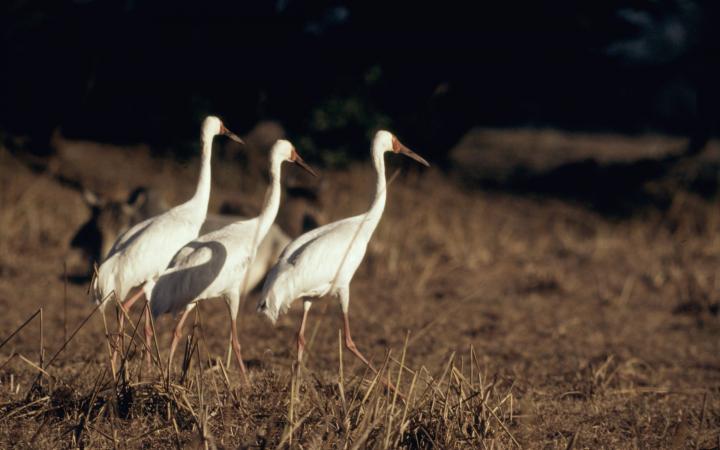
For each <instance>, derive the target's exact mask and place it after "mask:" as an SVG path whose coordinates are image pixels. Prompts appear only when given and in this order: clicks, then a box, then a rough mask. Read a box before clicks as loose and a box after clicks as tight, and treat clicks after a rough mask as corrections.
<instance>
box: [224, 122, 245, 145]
mask: <svg viewBox="0 0 720 450" xmlns="http://www.w3.org/2000/svg"><path fill="white" fill-rule="evenodd" d="M220 133H221V134H223V135H225V136H227V137H229V138H230V139H232V140H233V141H235V142H237V143H238V144H242V145H245V141H243V140H242V139H240V137H239V136H238V135H237V134H235V133H233V132H232V131H230V130H228V129H227V128H225V125H220Z"/></svg>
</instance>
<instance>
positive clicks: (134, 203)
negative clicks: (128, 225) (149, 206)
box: [126, 190, 148, 210]
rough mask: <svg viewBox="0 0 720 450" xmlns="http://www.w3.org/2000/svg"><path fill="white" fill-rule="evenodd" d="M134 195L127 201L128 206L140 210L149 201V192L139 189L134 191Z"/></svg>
mask: <svg viewBox="0 0 720 450" xmlns="http://www.w3.org/2000/svg"><path fill="white" fill-rule="evenodd" d="M133 194H134V195H133V196H131V198H130V199H128V202H127V203H126V205H127V206H129V207H131V208H132V209H134V210H138V209H140V208H142V207H143V206H145V204H146V203H147V201H148V193H147V191H146V190H141V191H140V190H138V191H136V192H134V193H133Z"/></svg>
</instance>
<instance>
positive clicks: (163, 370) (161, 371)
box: [145, 302, 165, 378]
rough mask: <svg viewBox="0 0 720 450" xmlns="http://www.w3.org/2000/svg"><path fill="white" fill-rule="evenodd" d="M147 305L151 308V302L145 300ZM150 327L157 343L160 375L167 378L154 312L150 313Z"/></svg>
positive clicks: (156, 350)
mask: <svg viewBox="0 0 720 450" xmlns="http://www.w3.org/2000/svg"><path fill="white" fill-rule="evenodd" d="M145 307H146V308H150V303H149V302H145ZM150 328H152V332H153V343H154V344H155V353H156V354H157V364H158V367H159V368H160V376H161V377H162V378H165V367H164V366H163V363H162V358H161V357H160V345H159V344H158V339H157V330H156V329H155V318H154V317H153V315H152V314H150Z"/></svg>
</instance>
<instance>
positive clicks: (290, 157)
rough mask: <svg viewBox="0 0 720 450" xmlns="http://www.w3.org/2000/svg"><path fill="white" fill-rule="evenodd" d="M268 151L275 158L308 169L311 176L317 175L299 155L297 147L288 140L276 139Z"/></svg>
mask: <svg viewBox="0 0 720 450" xmlns="http://www.w3.org/2000/svg"><path fill="white" fill-rule="evenodd" d="M270 152H271V156H270V157H271V158H277V159H279V160H280V161H289V162H293V163H295V164H297V165H298V166H300V167H302V168H303V169H305V170H306V171H308V172H309V173H310V174H311V175H312V176H314V177H316V176H317V173H316V172H315V171H314V170H313V169H312V168H311V167H310V166H309V165H308V164H307V163H306V162H305V161H304V160H303V159H302V158H301V157H300V154H298V152H297V149H296V148H295V146H294V145H292V144H291V143H290V141H286V140H285V139H278V141H277V142H276V143H275V145H273V148H272V150H270Z"/></svg>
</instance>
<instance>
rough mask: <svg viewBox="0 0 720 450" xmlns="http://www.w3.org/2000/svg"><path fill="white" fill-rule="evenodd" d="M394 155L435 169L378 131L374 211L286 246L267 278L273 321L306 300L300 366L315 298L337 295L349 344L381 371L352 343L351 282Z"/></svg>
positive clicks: (265, 308)
mask: <svg viewBox="0 0 720 450" xmlns="http://www.w3.org/2000/svg"><path fill="white" fill-rule="evenodd" d="M388 151H392V152H394V153H402V154H404V155H407V156H409V157H411V158H413V159H415V160H416V161H418V162H420V163H421V164H424V165H426V166H429V164H428V163H427V161H425V159H423V158H422V157H421V156H419V155H418V154H416V153H414V152H413V151H411V150H410V149H408V148H407V147H405V146H404V145H403V144H401V143H400V141H398V139H397V138H396V137H395V136H393V135H392V134H391V133H389V132H388V131H383V130H381V131H378V132H377V133H376V134H375V138H374V140H373V145H372V158H373V163H374V165H375V171H376V172H377V185H376V188H375V198H374V200H373V202H372V205H371V206H370V210H369V211H368V212H367V213H364V214H360V215H358V216H354V217H350V218H347V219H343V220H339V221H337V222H332V223H329V224H327V225H324V226H322V227H320V228H316V229H315V230H312V231H310V232H307V233H305V234H303V235H302V236H300V237H299V238H297V239H295V240H294V241H292V242H291V243H290V244H289V245H288V246H287V247H286V248H285V250H284V251H283V253H282V254H281V255H280V260H279V261H278V262H277V263H276V264H275V266H273V268H272V269H270V272H269V273H268V276H267V278H266V280H265V284H264V286H263V292H262V296H261V298H260V300H259V303H258V311H259V312H263V313H264V314H265V315H266V316H268V317H269V318H270V320H271V321H272V322H273V323H275V322H276V321H277V318H278V314H280V313H281V312H285V311H287V309H288V308H289V307H290V305H291V303H292V302H293V301H294V300H295V299H298V298H302V299H303V309H304V311H303V317H302V322H300V329H299V331H298V335H297V348H298V354H297V358H298V363H300V362H302V354H303V350H304V348H305V338H304V332H305V322H306V320H307V316H308V311H309V310H310V306H311V304H312V303H311V301H312V299H313V298H318V297H322V296H325V295H333V296H336V297H338V298H339V300H340V306H341V308H342V313H343V320H344V334H345V346H346V347H347V349H348V350H350V351H351V352H352V353H353V354H354V355H355V356H357V357H358V358H359V359H360V360H361V361H362V362H363V363H365V364H366V365H367V366H368V367H370V369H372V370H373V371H376V369H375V368H374V367H373V365H372V364H370V362H368V360H367V359H365V357H364V356H363V355H362V353H360V351H359V350H358V349H357V347H356V346H355V343H354V342H353V340H352V336H351V334H350V321H349V319H348V306H349V303H350V281H351V280H352V277H353V275H354V274H355V271H356V270H357V268H358V266H359V265H360V262H361V261H362V259H363V257H364V256H365V250H366V249H367V245H368V242H369V241H370V238H371V237H372V234H373V231H374V230H375V227H377V224H378V222H379V221H380V217H381V216H382V213H383V209H384V208H385V194H386V181H385V161H384V159H383V155H384V154H385V152H388ZM376 372H377V371H376ZM386 384H387V383H386ZM390 387H392V386H390Z"/></svg>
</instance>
